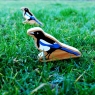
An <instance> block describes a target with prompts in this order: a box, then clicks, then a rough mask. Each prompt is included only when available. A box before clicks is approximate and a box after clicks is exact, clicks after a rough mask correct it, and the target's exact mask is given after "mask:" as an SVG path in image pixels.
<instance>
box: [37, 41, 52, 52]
mask: <svg viewBox="0 0 95 95" xmlns="http://www.w3.org/2000/svg"><path fill="white" fill-rule="evenodd" d="M40 41H41V42H42V43H44V44H48V45H52V44H50V43H48V42H46V41H45V40H42V39H40ZM39 49H41V50H44V51H48V50H49V49H50V47H49V46H43V45H41V44H40V47H39Z"/></svg>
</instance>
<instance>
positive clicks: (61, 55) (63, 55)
mask: <svg viewBox="0 0 95 95" xmlns="http://www.w3.org/2000/svg"><path fill="white" fill-rule="evenodd" d="M41 53H42V52H41ZM41 53H40V54H39V55H38V56H39V57H38V59H39V61H41V62H48V61H57V60H64V59H70V58H77V57H80V56H81V53H80V55H79V56H76V55H74V54H70V53H68V52H65V51H62V50H59V49H58V50H56V51H54V52H53V53H51V54H50V56H49V57H48V56H46V55H47V53H46V52H43V54H42V55H41ZM45 56H46V57H45Z"/></svg>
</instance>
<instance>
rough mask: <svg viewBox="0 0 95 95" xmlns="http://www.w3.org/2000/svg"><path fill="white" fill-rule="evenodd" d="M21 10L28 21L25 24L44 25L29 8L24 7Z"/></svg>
mask: <svg viewBox="0 0 95 95" xmlns="http://www.w3.org/2000/svg"><path fill="white" fill-rule="evenodd" d="M21 10H22V11H23V17H24V18H25V19H26V20H25V21H24V22H23V23H29V24H38V25H40V26H42V25H43V24H42V23H41V22H40V21H39V20H38V19H37V18H36V17H35V16H34V15H33V13H31V12H30V11H29V9H28V8H25V7H22V8H21Z"/></svg>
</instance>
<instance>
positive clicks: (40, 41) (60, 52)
mask: <svg viewBox="0 0 95 95" xmlns="http://www.w3.org/2000/svg"><path fill="white" fill-rule="evenodd" d="M27 33H28V35H29V36H32V37H33V38H34V41H35V45H36V47H37V49H38V50H39V51H41V53H39V54H38V59H39V60H40V61H41V62H44V61H46V62H47V61H55V60H63V59H69V58H77V57H80V56H81V53H80V51H79V50H78V49H76V48H74V47H72V46H69V45H66V44H64V43H61V42H60V41H58V40H57V39H56V38H54V37H53V36H52V35H50V34H48V33H46V32H44V30H43V29H41V28H40V27H34V28H30V29H28V30H27Z"/></svg>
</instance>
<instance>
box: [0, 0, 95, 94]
mask: <svg viewBox="0 0 95 95" xmlns="http://www.w3.org/2000/svg"><path fill="white" fill-rule="evenodd" d="M23 6H25V7H28V8H29V9H30V11H31V12H33V13H34V14H35V16H36V17H37V18H38V19H39V20H40V21H41V22H42V23H43V24H44V26H41V28H42V29H43V30H44V31H45V32H47V33H49V34H51V35H53V36H54V37H55V38H57V39H58V40H59V41H61V42H63V43H65V44H68V45H71V46H73V47H75V48H77V49H79V50H80V51H81V53H82V56H81V57H80V58H76V59H67V60H60V61H52V62H46V63H45V62H43V63H42V62H39V61H38V60H37V54H38V53H39V51H38V50H37V49H36V48H35V46H34V40H33V38H32V37H30V36H28V35H27V33H26V32H27V29H29V28H31V27H36V26H37V25H29V24H22V22H23V21H24V18H23V16H22V11H21V10H20V8H21V7H23ZM0 88H1V89H0V95H95V2H94V1H84V2H82V1H81V2H80V1H57V0H55V1H51V0H48V1H44V0H43V1H40V0H35V1H32V0H27V1H23V0H21V1H20V0H17V1H16V0H15V1H3V0H2V1H0Z"/></svg>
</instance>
